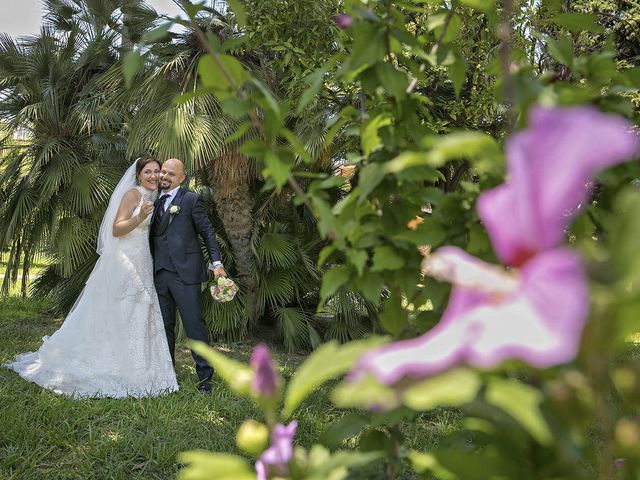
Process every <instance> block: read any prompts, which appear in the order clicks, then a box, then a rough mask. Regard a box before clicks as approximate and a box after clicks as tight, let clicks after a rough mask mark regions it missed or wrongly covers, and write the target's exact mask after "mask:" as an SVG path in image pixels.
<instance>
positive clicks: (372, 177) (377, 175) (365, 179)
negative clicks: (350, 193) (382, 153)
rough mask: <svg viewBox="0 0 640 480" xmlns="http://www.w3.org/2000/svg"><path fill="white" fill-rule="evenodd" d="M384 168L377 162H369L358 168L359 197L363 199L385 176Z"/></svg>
mask: <svg viewBox="0 0 640 480" xmlns="http://www.w3.org/2000/svg"><path fill="white" fill-rule="evenodd" d="M385 175H386V172H385V168H384V167H382V166H381V165H379V164H377V163H370V164H369V165H367V166H366V167H364V168H363V169H361V170H360V181H359V182H358V187H357V188H358V190H359V198H360V200H364V199H365V198H366V197H367V196H368V195H369V194H370V193H371V192H373V190H374V189H375V188H376V187H377V186H378V184H379V183H380V182H381V181H382V179H383V178H384V177H385Z"/></svg>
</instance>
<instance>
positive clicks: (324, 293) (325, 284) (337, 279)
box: [320, 265, 351, 301]
mask: <svg viewBox="0 0 640 480" xmlns="http://www.w3.org/2000/svg"><path fill="white" fill-rule="evenodd" d="M350 277H351V266H349V265H338V266H337V267H334V268H332V269H331V270H327V271H326V272H325V273H324V275H322V287H321V288H320V298H321V299H322V300H323V301H324V300H325V299H327V298H328V297H329V296H331V295H333V294H334V293H335V292H336V291H337V290H338V289H339V288H340V287H341V286H343V285H344V284H346V283H347V282H348V281H349V278H350Z"/></svg>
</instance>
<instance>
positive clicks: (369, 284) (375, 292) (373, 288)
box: [353, 272, 384, 305]
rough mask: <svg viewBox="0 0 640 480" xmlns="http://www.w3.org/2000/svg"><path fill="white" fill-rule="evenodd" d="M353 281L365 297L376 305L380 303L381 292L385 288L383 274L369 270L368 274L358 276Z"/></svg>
mask: <svg viewBox="0 0 640 480" xmlns="http://www.w3.org/2000/svg"><path fill="white" fill-rule="evenodd" d="M353 283H354V287H355V288H356V289H357V290H358V291H359V292H360V293H362V295H364V298H366V299H367V300H369V301H370V302H372V303H373V304H375V305H378V304H379V303H380V294H381V293H382V289H383V288H384V277H383V276H382V275H381V274H379V273H369V272H367V274H366V275H361V276H358V277H356V278H355V279H354V281H353Z"/></svg>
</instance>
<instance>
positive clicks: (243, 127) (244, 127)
mask: <svg viewBox="0 0 640 480" xmlns="http://www.w3.org/2000/svg"><path fill="white" fill-rule="evenodd" d="M251 126H252V125H251V122H244V123H241V124H240V125H238V128H237V129H236V131H235V132H233V133H232V134H231V136H229V137H228V138H227V139H226V140H225V141H224V143H226V144H230V143H233V142H236V141H239V140H242V139H243V138H244V136H245V134H246V133H247V132H248V131H249V130H250V129H251Z"/></svg>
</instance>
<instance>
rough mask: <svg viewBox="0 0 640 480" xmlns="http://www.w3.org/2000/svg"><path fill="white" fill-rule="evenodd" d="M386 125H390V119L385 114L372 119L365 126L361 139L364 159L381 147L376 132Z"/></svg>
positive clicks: (380, 141)
mask: <svg viewBox="0 0 640 480" xmlns="http://www.w3.org/2000/svg"><path fill="white" fill-rule="evenodd" d="M388 125H391V117H390V116H389V115H388V114H386V113H381V114H380V115H377V116H375V117H373V118H372V119H371V120H369V121H368V122H367V123H366V124H365V126H364V127H363V129H362V137H361V144H362V150H363V152H364V156H365V157H368V156H369V155H371V153H372V152H374V151H376V150H378V149H379V148H380V147H382V140H381V139H380V136H379V135H378V130H380V129H381V128H382V127H386V126H388Z"/></svg>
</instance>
